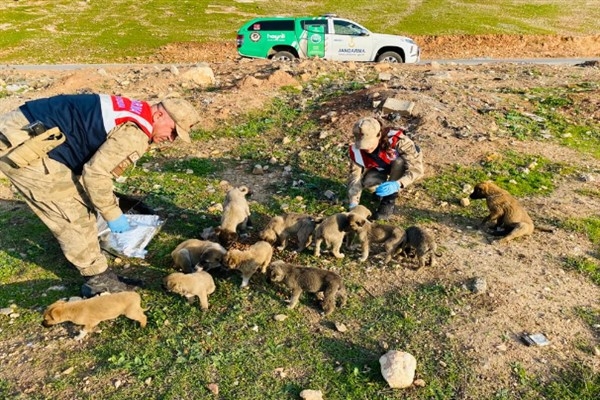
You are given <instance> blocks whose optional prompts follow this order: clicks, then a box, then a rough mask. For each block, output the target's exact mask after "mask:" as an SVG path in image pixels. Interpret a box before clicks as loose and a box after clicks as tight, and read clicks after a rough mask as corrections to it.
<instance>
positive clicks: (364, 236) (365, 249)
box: [348, 214, 404, 264]
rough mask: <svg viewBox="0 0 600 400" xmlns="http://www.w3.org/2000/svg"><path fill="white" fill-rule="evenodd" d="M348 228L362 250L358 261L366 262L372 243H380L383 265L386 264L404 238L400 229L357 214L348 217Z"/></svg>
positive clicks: (402, 230)
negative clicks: (383, 250)
mask: <svg viewBox="0 0 600 400" xmlns="http://www.w3.org/2000/svg"><path fill="white" fill-rule="evenodd" d="M348 226H349V229H350V230H351V231H353V232H355V233H356V234H357V235H358V239H359V241H360V244H361V248H362V255H361V257H360V259H359V260H360V261H366V260H367V258H369V249H370V247H371V245H372V244H373V243H382V244H383V245H384V248H385V253H386V256H385V260H384V263H386V264H387V263H388V262H390V260H391V259H392V256H393V255H394V254H395V252H396V251H397V250H398V248H399V246H400V243H402V238H403V237H404V229H402V228H399V227H396V226H392V225H384V224H379V223H376V222H371V221H368V220H367V219H366V218H363V217H361V216H360V215H357V214H349V215H348Z"/></svg>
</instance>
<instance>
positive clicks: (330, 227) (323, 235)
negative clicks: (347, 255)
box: [313, 205, 371, 258]
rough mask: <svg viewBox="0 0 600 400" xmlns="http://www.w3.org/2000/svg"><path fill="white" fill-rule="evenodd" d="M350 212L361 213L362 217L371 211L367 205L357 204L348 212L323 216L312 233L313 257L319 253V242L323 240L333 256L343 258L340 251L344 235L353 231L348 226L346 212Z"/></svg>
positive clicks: (367, 215)
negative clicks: (313, 242)
mask: <svg viewBox="0 0 600 400" xmlns="http://www.w3.org/2000/svg"><path fill="white" fill-rule="evenodd" d="M350 213H353V214H356V215H361V216H363V217H364V218H368V217H370V216H371V211H369V209H368V208H367V207H365V206H361V205H358V206H356V207H354V208H353V209H352V211H350V212H343V213H337V214H333V215H331V216H329V217H327V218H325V219H324V220H323V221H322V222H321V223H320V224H318V225H317V227H316V228H315V232H314V234H313V238H314V240H315V251H314V255H315V257H319V256H320V255H321V244H322V243H323V241H324V242H325V247H326V248H331V253H332V254H333V256H334V257H335V258H344V254H343V253H341V252H340V250H341V248H342V243H343V241H344V237H345V236H346V235H347V234H352V233H353V232H352V231H350V230H349V226H348V214H350ZM350 240H351V239H350Z"/></svg>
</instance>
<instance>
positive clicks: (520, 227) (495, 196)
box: [470, 181, 534, 243]
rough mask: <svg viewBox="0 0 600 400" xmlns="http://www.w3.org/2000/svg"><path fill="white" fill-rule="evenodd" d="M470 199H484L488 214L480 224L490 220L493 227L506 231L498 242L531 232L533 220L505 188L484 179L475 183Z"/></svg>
mask: <svg viewBox="0 0 600 400" xmlns="http://www.w3.org/2000/svg"><path fill="white" fill-rule="evenodd" d="M470 197H471V198H472V199H485V200H486V202H487V207H488V209H489V211H490V214H489V215H488V216H487V217H485V218H484V219H483V221H482V222H481V225H480V226H484V225H485V224H486V223H488V222H491V223H492V224H495V225H494V228H496V229H497V228H502V229H505V230H506V231H505V232H503V233H502V235H505V236H504V237H503V238H502V239H500V240H499V243H506V242H508V241H509V240H512V239H515V238H518V237H520V236H525V235H531V234H532V233H533V229H534V226H533V221H532V220H531V218H529V215H528V214H527V211H525V209H524V208H523V206H521V204H519V201H518V200H517V199H515V198H514V197H513V196H512V195H511V194H510V193H508V192H507V191H506V190H504V189H501V188H500V187H498V186H497V185H496V184H494V183H493V182H492V181H485V182H481V183H478V184H477V185H475V189H474V190H473V193H471V196H470Z"/></svg>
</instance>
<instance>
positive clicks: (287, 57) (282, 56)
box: [271, 51, 296, 61]
mask: <svg viewBox="0 0 600 400" xmlns="http://www.w3.org/2000/svg"><path fill="white" fill-rule="evenodd" d="M295 59H296V57H295V56H294V55H293V54H292V53H290V52H289V51H278V52H277V53H275V54H274V55H273V57H271V60H279V61H294V60H295Z"/></svg>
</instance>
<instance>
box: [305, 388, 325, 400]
mask: <svg viewBox="0 0 600 400" xmlns="http://www.w3.org/2000/svg"><path fill="white" fill-rule="evenodd" d="M300 397H301V398H302V399H304V400H323V393H322V392H321V391H320V390H312V389H304V390H303V391H301V392H300Z"/></svg>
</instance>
